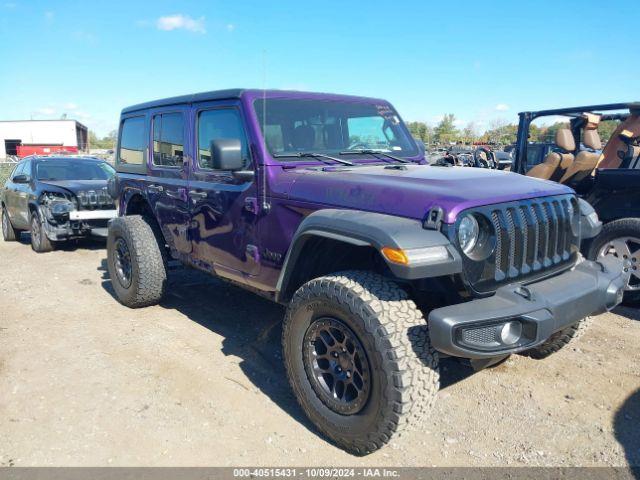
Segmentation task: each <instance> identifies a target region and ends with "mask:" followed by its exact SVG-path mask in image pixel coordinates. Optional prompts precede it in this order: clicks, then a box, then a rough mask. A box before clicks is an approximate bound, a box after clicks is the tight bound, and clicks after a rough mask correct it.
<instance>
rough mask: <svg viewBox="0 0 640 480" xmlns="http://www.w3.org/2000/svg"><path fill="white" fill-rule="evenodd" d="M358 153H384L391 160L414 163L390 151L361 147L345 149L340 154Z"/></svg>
mask: <svg viewBox="0 0 640 480" xmlns="http://www.w3.org/2000/svg"><path fill="white" fill-rule="evenodd" d="M358 154H362V155H382V156H384V157H387V158H390V159H391V160H395V161H396V162H400V163H413V162H412V161H411V160H407V159H405V158H400V157H396V156H395V155H391V154H390V153H386V152H380V151H378V150H371V149H361V150H345V151H344V152H340V155H358ZM383 160H384V159H383Z"/></svg>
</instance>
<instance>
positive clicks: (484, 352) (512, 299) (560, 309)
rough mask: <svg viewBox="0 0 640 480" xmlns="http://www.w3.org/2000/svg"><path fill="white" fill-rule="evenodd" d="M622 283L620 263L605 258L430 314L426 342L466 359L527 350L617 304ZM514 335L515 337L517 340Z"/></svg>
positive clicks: (621, 291)
mask: <svg viewBox="0 0 640 480" xmlns="http://www.w3.org/2000/svg"><path fill="white" fill-rule="evenodd" d="M627 278H628V276H627V274H625V273H623V269H622V265H621V262H620V261H619V260H617V259H615V258H606V259H603V260H602V261H599V262H591V261H583V262H581V263H579V264H578V265H576V266H575V267H574V268H573V269H572V270H570V271H567V272H565V273H562V274H560V275H557V276H555V277H552V278H548V279H546V280H542V281H540V282H536V283H532V284H528V285H522V284H517V283H515V284H510V285H506V286H504V287H501V288H499V289H498V290H497V291H496V293H495V295H493V296H492V297H489V298H482V299H477V300H472V301H469V302H466V303H461V304H457V305H452V306H448V307H443V308H438V309H436V310H433V311H431V313H430V314H429V320H428V324H429V332H430V336H431V343H432V345H433V347H434V348H435V349H436V350H438V351H440V352H442V353H445V354H448V355H451V356H456V357H463V358H471V359H480V358H490V357H495V356H499V355H505V354H510V353H516V352H520V351H523V350H527V349H529V348H532V347H535V346H536V345H539V344H541V343H543V342H544V341H545V340H547V339H548V338H549V337H550V336H551V335H552V334H553V333H555V332H557V331H558V330H561V329H563V328H565V327H567V326H569V325H571V324H573V323H575V322H577V321H578V320H581V319H583V318H585V317H587V316H589V315H597V314H600V313H603V312H605V311H607V310H610V309H612V308H613V307H615V306H616V305H618V304H619V303H620V301H621V300H622V294H623V292H624V287H625V285H626V282H627ZM507 324H509V325H507ZM505 332H506V334H505ZM514 332H515V333H517V332H520V337H519V339H517V340H516V341H514V338H515V335H514Z"/></svg>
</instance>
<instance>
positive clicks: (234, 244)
mask: <svg viewBox="0 0 640 480" xmlns="http://www.w3.org/2000/svg"><path fill="white" fill-rule="evenodd" d="M193 118H194V130H195V139H196V146H195V148H196V152H195V155H194V160H193V170H192V172H191V175H190V177H189V206H190V211H191V239H192V246H193V254H192V256H193V258H194V260H195V262H196V263H198V264H199V265H200V266H201V267H204V268H206V269H210V270H215V271H217V272H218V273H221V272H220V271H221V270H223V271H224V272H225V273H223V275H225V276H231V277H242V276H244V275H256V274H257V273H258V272H259V269H260V265H259V251H258V236H257V232H256V215H255V211H256V207H257V190H256V184H255V178H254V179H252V180H239V179H237V178H236V177H234V176H233V174H232V172H228V171H224V170H216V169H214V168H213V158H212V152H211V142H213V141H214V140H218V139H239V140H240V142H241V144H242V154H243V157H244V159H245V169H246V170H252V169H253V168H254V166H253V164H252V161H251V155H250V151H249V143H248V141H247V135H246V131H245V127H244V125H245V122H244V118H243V114H242V112H241V109H240V106H239V102H237V101H225V102H205V103H201V104H194V106H193Z"/></svg>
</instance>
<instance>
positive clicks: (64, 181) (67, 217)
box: [0, 156, 116, 253]
mask: <svg viewBox="0 0 640 480" xmlns="http://www.w3.org/2000/svg"><path fill="white" fill-rule="evenodd" d="M113 175H114V170H113V168H112V167H111V166H110V165H109V164H108V163H107V162H105V161H103V160H99V159H97V158H92V157H73V156H66V157H62V156H61V157H38V156H31V157H27V158H25V159H24V160H22V161H21V162H20V163H18V165H17V166H16V168H15V169H14V170H13V172H11V175H10V176H9V179H8V180H7V181H6V183H5V185H4V188H3V189H2V192H1V194H0V205H1V206H2V234H3V237H4V240H5V241H13V240H17V239H18V238H19V235H20V232H21V231H30V232H31V247H32V248H33V250H34V251H36V252H39V253H40V252H48V251H51V250H53V248H54V246H55V245H56V243H58V242H62V241H66V240H71V239H75V238H81V237H87V236H99V237H105V236H106V233H107V222H108V221H109V219H111V218H113V217H115V216H116V210H115V205H114V203H113V199H112V198H111V197H110V196H109V194H108V192H107V182H108V181H109V179H110V178H112V177H113Z"/></svg>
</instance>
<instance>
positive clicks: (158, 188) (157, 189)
mask: <svg viewBox="0 0 640 480" xmlns="http://www.w3.org/2000/svg"><path fill="white" fill-rule="evenodd" d="M147 190H151V191H152V192H162V191H164V187H163V186H162V185H153V184H152V185H149V186H147Z"/></svg>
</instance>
